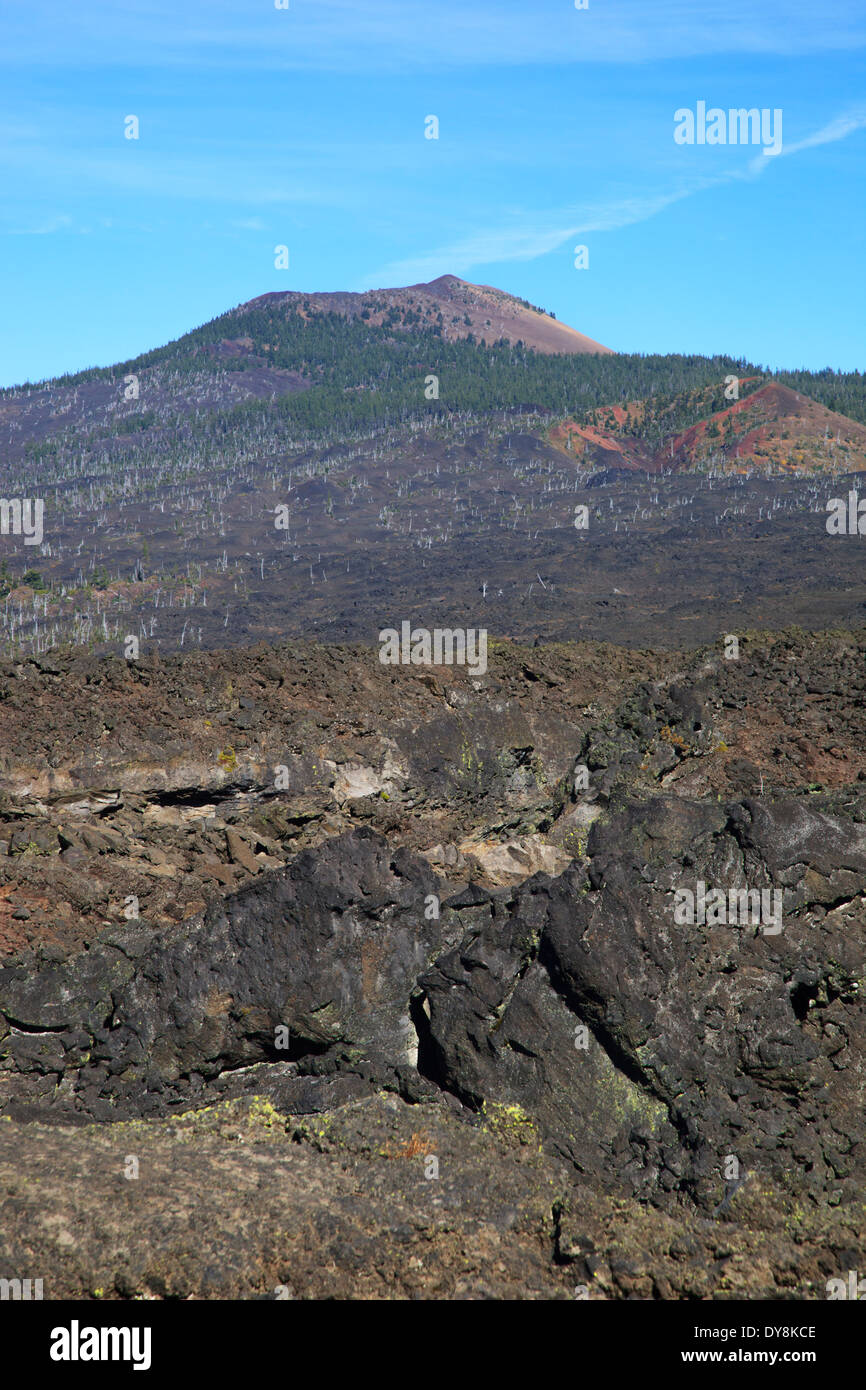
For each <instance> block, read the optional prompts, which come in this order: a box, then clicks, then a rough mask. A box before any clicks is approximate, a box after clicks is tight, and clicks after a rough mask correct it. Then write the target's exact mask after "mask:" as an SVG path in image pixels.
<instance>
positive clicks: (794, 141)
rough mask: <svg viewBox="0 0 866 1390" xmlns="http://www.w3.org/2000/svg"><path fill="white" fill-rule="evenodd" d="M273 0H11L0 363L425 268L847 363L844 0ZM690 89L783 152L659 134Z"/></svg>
mask: <svg viewBox="0 0 866 1390" xmlns="http://www.w3.org/2000/svg"><path fill="white" fill-rule="evenodd" d="M289 6H290V7H289V8H288V9H286V10H282V9H279V10H278V9H277V8H276V7H275V4H274V0H172V3H167V0H75V3H74V4H69V3H67V0H47V2H44V3H41V4H39V5H38V6H36V5H34V4H33V2H32V0H3V5H2V9H0V176H2V185H3V197H2V199H0V239H2V261H0V265H2V270H0V279H2V284H0V289H2V304H3V318H2V324H3V329H2V333H0V384H2V385H10V384H13V383H16V382H20V381H24V380H33V381H35V380H39V379H42V378H44V377H47V376H52V375H55V374H58V373H60V372H63V371H70V370H75V369H78V368H81V367H85V366H90V365H94V364H108V363H111V362H114V361H118V360H122V359H124V358H127V357H130V356H133V355H134V354H135V353H137V352H140V351H144V350H146V349H148V348H151V347H155V346H158V345H160V344H161V343H164V342H166V341H168V340H169V339H170V338H173V337H176V336H178V335H179V334H180V333H182V332H184V331H186V330H187V329H189V328H192V327H194V326H195V325H197V324H199V323H201V322H203V321H205V320H207V319H210V318H213V317H214V316H215V315H217V314H219V313H221V312H222V311H223V310H225V309H227V308H230V307H231V306H232V305H235V304H237V303H240V302H242V301H244V300H246V299H249V298H252V297H253V296H254V295H257V294H262V293H264V292H265V291H267V290H279V289H304V290H316V289H319V290H327V289H367V288H372V287H375V286H381V285H393V284H409V283H415V282H417V281H420V280H428V279H431V278H433V277H434V276H436V275H440V274H444V273H445V272H451V273H453V274H456V275H460V276H462V277H463V278H464V279H467V280H474V281H476V282H479V283H485V284H493V285H498V286H500V287H501V288H503V289H506V290H509V291H511V292H512V293H515V294H519V295H521V296H524V297H525V298H527V299H529V300H531V301H532V302H533V303H535V304H539V305H542V306H543V307H545V308H548V309H551V310H553V312H554V313H556V315H557V317H558V318H561V319H563V320H564V321H566V322H567V323H570V324H572V325H573V326H574V327H575V328H578V329H579V330H580V331H582V332H584V333H587V334H589V336H591V337H593V338H596V339H597V340H599V341H600V342H603V343H605V344H607V345H608V346H610V347H613V348H615V349H618V350H621V351H639V352H654V351H659V352H714V351H720V352H721V351H723V352H731V353H734V354H737V355H739V354H742V355H744V356H746V357H749V358H750V359H752V360H753V361H756V362H758V363H766V364H768V365H769V366H771V367H786V366H787V367H799V366H807V367H813V368H818V367H823V366H833V367H837V368H847V369H850V368H855V367H859V368H863V367H864V366H866V361H864V357H866V353H864V324H866V293H864V284H866V273H864V263H866V246H864V226H866V217H864V213H866V199H864V165H866V85H864V80H863V78H864V68H866V8H864V6H863V5H862V3H861V0H822V3H821V4H820V5H816V4H815V3H814V0H652V3H650V2H649V0H589V5H588V8H587V9H584V10H577V9H575V7H574V3H573V0H527V2H526V3H525V4H520V3H515V2H514V0H441V3H433V0H430V3H427V2H426V0H289ZM699 101H705V102H706V103H707V106H708V107H719V108H721V109H722V110H725V111H726V110H728V109H731V108H739V107H749V108H751V107H757V108H759V109H764V108H767V109H769V110H776V109H779V110H781V111H782V131H783V140H782V152H781V153H780V154H778V155H776V156H766V155H764V154H763V152H762V149H761V147H760V146H755V145H739V144H725V145H720V144H715V145H710V144H702V145H699V144H693V145H678V144H677V143H676V142H675V141H674V138H673V132H674V113H675V112H676V111H677V110H680V109H683V108H688V109H691V110H695V109H696V107H697V103H698V102H699ZM128 115H136V116H137V117H138V118H139V122H140V135H139V139H138V140H127V139H125V138H124V118H125V117H126V116H128ZM429 115H436V116H437V117H438V119H439V139H438V140H427V139H425V138H424V129H425V118H426V117H427V116H429ZM280 244H285V245H287V246H288V247H289V258H290V264H289V268H288V270H277V269H276V268H275V266H274V248H275V246H276V245H280ZM578 244H580V245H586V246H587V247H588V248H589V267H588V269H584V270H577V269H575V267H574V248H575V246H576V245H578Z"/></svg>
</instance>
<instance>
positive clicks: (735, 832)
mask: <svg viewBox="0 0 866 1390" xmlns="http://www.w3.org/2000/svg"><path fill="white" fill-rule="evenodd" d="M702 884H703V885H704V886H705V888H706V889H708V890H711V889H713V888H715V889H719V888H721V889H723V890H725V891H726V892H729V891H732V890H735V891H737V892H750V891H757V892H758V893H762V892H763V893H765V894H767V895H768V896H770V897H772V900H773V901H776V899H778V902H779V903H780V904H781V907H782V915H781V917H780V918H779V919H778V921H776V919H775V918H774V919H773V925H772V928H771V929H770V930H767V929H766V928H767V927H768V925H769V923H768V922H767V921H766V920H764V921H762V920H760V919H758V920H754V921H753V920H752V919H751V918H748V919H747V920H737V919H733V918H732V919H730V920H729V919H727V918H725V917H721V918H720V917H719V915H718V914H716V916H715V917H714V916H713V915H712V914H710V913H707V912H703V913H702V912H698V913H696V914H695V915H694V916H693V918H692V919H690V920H682V919H681V918H680V917H678V915H677V911H676V905H677V902H678V899H679V897H680V895H681V894H682V893H683V892H684V891H686V892H690V893H692V894H693V896H694V897H695V898H697V895H698V894H699V892H700V885H702ZM442 891H443V890H442V885H441V883H440V880H439V879H438V878H437V877H436V875H435V874H434V873H433V871H432V869H431V868H430V867H429V865H428V864H427V863H426V861H425V860H423V859H422V858H420V857H418V856H415V855H413V854H411V853H410V852H408V851H405V850H398V851H391V850H390V849H389V846H388V843H387V841H386V840H385V839H384V838H383V837H381V836H380V835H378V834H376V833H375V832H373V831H372V830H369V829H366V828H365V829H361V830H359V831H357V832H353V833H350V834H347V835H342V836H340V837H338V838H336V839H333V840H331V841H328V842H327V843H326V844H325V845H323V846H321V847H320V848H319V849H317V850H314V851H308V852H305V853H303V854H300V855H298V857H297V858H296V859H295V860H294V862H293V863H292V865H291V866H290V867H289V868H288V869H285V870H280V871H278V872H275V873H266V874H262V875H260V876H259V877H258V878H257V879H256V880H255V881H254V882H253V883H251V884H249V885H248V886H247V887H245V888H244V889H242V890H241V891H240V892H238V893H235V894H232V895H229V896H228V897H227V898H226V899H225V900H224V901H223V902H222V903H220V904H217V905H215V906H214V907H212V908H211V909H209V911H208V912H207V913H205V914H204V915H203V916H202V917H200V918H198V919H194V920H193V921H191V922H188V923H186V924H184V925H182V926H179V927H177V928H175V929H172V930H168V931H160V932H158V933H156V934H154V933H151V932H149V931H148V930H147V928H146V927H145V926H144V925H142V924H138V925H135V926H130V927H129V928H127V929H125V930H124V931H121V932H116V933H114V934H113V935H111V936H106V937H105V938H103V939H102V940H101V941H100V942H99V943H98V944H96V945H94V946H93V947H92V948H91V949H90V950H89V951H86V952H83V953H82V954H81V955H79V956H77V957H74V958H72V959H69V960H63V959H60V958H56V954H57V953H55V958H54V959H47V958H44V959H42V960H35V961H30V962H18V963H16V964H12V965H9V966H7V967H5V968H4V969H3V970H0V1057H2V1059H3V1060H2V1070H0V1096H2V1098H3V1099H4V1101H5V1103H6V1104H7V1106H8V1105H13V1103H14V1102H16V1101H17V1103H18V1104H19V1105H21V1104H22V1103H25V1102H29V1103H30V1104H31V1105H32V1104H38V1105H39V1106H41V1113H43V1114H50V1113H52V1111H53V1108H55V1107H57V1106H60V1107H61V1108H64V1109H66V1110H67V1111H69V1110H72V1111H77V1112H79V1113H82V1114H84V1115H91V1116H95V1117H97V1118H103V1119H107V1118H114V1117H116V1116H117V1115H118V1114H122V1113H129V1112H130V1111H131V1112H132V1113H138V1114H149V1113H154V1112H158V1111H159V1110H160V1109H164V1108H165V1107H166V1106H167V1105H181V1106H186V1107H189V1106H190V1105H193V1104H200V1103H202V1101H206V1100H207V1099H208V1097H209V1096H213V1095H220V1096H224V1095H231V1094H236V1093H237V1092H238V1089H239V1090H243V1089H244V1087H245V1086H246V1085H247V1084H249V1085H255V1086H256V1087H257V1088H260V1089H262V1088H263V1089H264V1091H265V1093H266V1094H268V1095H269V1096H270V1097H271V1098H272V1099H273V1101H274V1103H276V1104H277V1105H279V1106H280V1107H281V1108H283V1109H285V1110H292V1109H294V1110H295V1111H300V1110H305V1111H307V1112H310V1111H313V1110H316V1109H322V1108H326V1107H327V1106H328V1105H329V1104H333V1105H339V1104H341V1103H344V1101H345V1099H346V1098H347V1097H349V1096H355V1095H358V1094H361V1093H362V1092H363V1090H364V1087H367V1088H368V1090H369V1089H370V1088H381V1087H383V1086H384V1087H386V1088H389V1089H392V1090H399V1091H400V1092H401V1093H402V1094H403V1096H404V1097H405V1098H407V1099H410V1100H412V1101H419V1100H423V1099H425V1098H427V1097H429V1096H434V1095H438V1096H440V1098H441V1097H442V1096H443V1095H444V1096H451V1097H452V1098H453V1102H452V1103H453V1104H454V1105H455V1106H457V1107H458V1110H459V1109H460V1107H461V1106H462V1107H464V1110H463V1113H464V1114H465V1113H466V1111H469V1112H474V1113H475V1114H476V1116H479V1117H480V1118H481V1121H482V1122H485V1121H490V1119H491V1117H494V1119H495V1117H496V1116H499V1117H500V1119H501V1117H502V1116H503V1115H504V1116H507V1117H510V1120H509V1121H508V1123H513V1125H515V1126H516V1127H517V1129H518V1131H519V1133H520V1134H521V1135H522V1136H524V1137H527V1136H528V1137H529V1138H530V1139H531V1141H532V1142H533V1143H536V1144H540V1145H543V1146H545V1147H546V1148H548V1149H549V1150H550V1151H551V1152H554V1153H555V1154H557V1155H558V1156H559V1157H561V1158H565V1159H567V1160H568V1162H569V1163H570V1165H571V1166H572V1168H573V1169H574V1170H577V1171H578V1172H579V1173H581V1174H582V1175H584V1177H585V1179H586V1180H591V1181H592V1182H593V1183H594V1184H595V1185H597V1186H604V1187H606V1188H608V1189H610V1190H613V1191H621V1192H625V1193H627V1194H631V1195H637V1196H640V1197H642V1198H646V1199H649V1200H651V1201H653V1202H655V1203H657V1204H666V1203H676V1202H678V1201H682V1200H684V1199H685V1200H688V1201H689V1202H695V1203H697V1204H698V1207H699V1208H700V1209H702V1210H703V1211H704V1212H705V1213H708V1214H709V1213H715V1214H717V1215H723V1214H724V1212H725V1211H727V1210H729V1208H730V1205H731V1203H732V1202H736V1201H740V1202H743V1201H745V1200H746V1197H745V1196H740V1197H738V1196H737V1195H736V1194H737V1193H738V1192H740V1190H741V1189H742V1190H743V1192H744V1193H747V1192H748V1191H750V1190H751V1191H753V1192H756V1191H758V1190H759V1184H758V1185H756V1184H755V1183H752V1186H751V1188H749V1183H750V1182H752V1179H760V1181H761V1182H767V1183H770V1184H771V1185H772V1184H781V1185H783V1186H785V1185H787V1187H788V1188H791V1187H792V1186H793V1187H795V1188H797V1189H798V1190H799V1189H800V1188H802V1189H805V1190H809V1191H811V1193H812V1194H813V1196H814V1197H815V1198H816V1200H820V1201H823V1200H827V1201H830V1202H832V1203H840V1202H841V1203H846V1202H848V1201H851V1200H854V1199H855V1197H856V1195H857V1193H858V1191H859V1187H860V1184H862V1180H863V1177H864V1174H866V1129H864V1118H863V1113H862V1104H861V1099H860V1098H861V1096H862V1090H863V1084H864V1065H866V1064H864V1053H866V1019H864V1006H863V984H864V980H866V930H864V893H866V829H864V827H863V825H862V823H859V822H855V821H853V820H849V819H846V818H845V817H843V816H841V815H832V816H831V815H830V814H829V813H828V812H827V811H825V810H820V809H817V808H816V807H815V806H813V805H811V804H810V803H809V802H808V801H805V800H803V799H796V798H792V799H790V800H781V801H777V802H763V801H761V802H759V801H744V802H738V803H734V804H732V805H729V806H723V805H721V804H720V803H718V802H713V801H704V802H700V801H687V800H684V799H682V798H676V797H657V798H655V799H653V800H650V801H646V802H628V803H626V804H625V805H624V806H623V807H622V809H620V810H619V811H618V812H616V813H615V814H612V815H611V816H610V818H609V819H605V818H600V819H598V820H596V821H595V822H594V824H593V826H592V829H591V831H590V834H589V839H588V844H587V859H586V862H585V863H584V864H578V863H573V864H572V865H571V866H570V867H569V868H568V869H567V870H566V871H565V872H564V873H563V874H561V875H560V876H559V877H557V878H550V877H548V876H546V875H543V874H537V875H535V876H534V877H533V878H532V879H530V880H528V881H527V882H525V883H524V884H522V885H521V886H520V887H518V888H516V889H513V890H510V891H498V892H493V893H491V892H487V891H485V890H482V889H480V888H478V887H477V886H473V887H470V888H469V889H467V890H465V891H463V892H461V893H459V894H457V895H454V896H451V897H450V898H448V897H445V898H444V900H443V901H441V903H440V897H441V895H442ZM280 1027H283V1028H285V1029H287V1030H288V1047H287V1048H286V1049H284V1050H282V1051H281V1050H279V1049H278V1048H277V1047H276V1045H275V1038H276V1030H277V1029H278V1028H280ZM265 1076H266V1077H267V1080H265ZM245 1078H246V1080H245ZM233 1088H235V1089H233ZM359 1088H360V1089H359ZM732 1171H735V1172H736V1174H737V1177H736V1179H735V1180H732V1179H731V1176H730V1174H731V1172H732ZM732 1181H733V1185H732Z"/></svg>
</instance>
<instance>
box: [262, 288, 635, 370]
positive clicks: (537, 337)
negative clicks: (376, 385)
mask: <svg viewBox="0 0 866 1390" xmlns="http://www.w3.org/2000/svg"><path fill="white" fill-rule="evenodd" d="M264 304H269V305H270V304H281V305H283V306H284V307H285V308H286V309H294V310H295V311H296V312H297V313H301V314H307V313H308V312H310V311H311V310H317V311H319V312H328V311H330V312H331V313H336V314H343V315H345V316H346V318H355V317H358V316H364V317H365V318H366V320H367V321H368V322H369V323H372V324H382V323H386V322H390V323H392V324H393V325H394V327H399V326H403V325H404V324H406V325H407V326H408V324H412V323H414V324H416V325H417V324H418V323H419V321H420V322H421V323H422V324H423V323H426V324H428V325H429V326H431V327H432V325H433V324H435V323H437V322H438V320H439V318H440V316H441V319H442V328H443V331H444V333H445V336H446V338H452V339H453V338H466V337H468V335H469V334H470V333H472V334H473V335H474V336H475V338H476V339H478V340H479V341H482V342H485V343H494V342H496V341H497V340H498V339H500V338H506V339H507V340H508V341H509V342H511V343H516V342H518V341H520V340H521V339H522V341H523V342H524V343H525V344H526V346H527V347H531V348H534V349H535V350H536V352H548V353H565V352H612V351H613V349H612V348H608V347H604V346H603V345H602V344H601V343H597V342H595V341H594V339H592V338H587V337H586V336H585V335H584V334H583V333H578V332H577V331H576V329H574V328H569V327H568V324H565V323H560V322H559V320H558V319H555V318H552V317H551V315H550V314H547V313H544V312H543V311H542V310H540V309H536V308H533V306H532V305H530V304H528V303H527V302H526V301H525V300H522V299H517V298H515V297H514V295H511V294H506V293H505V291H504V290H497V289H494V288H493V287H492V286H491V285H472V284H470V283H469V282H468V281H467V280H460V279H458V277H457V276H456V275H440V276H439V278H438V280H431V281H430V282H429V284H422V285H408V286H407V287H406V288H405V289H390V290H367V291H366V292H365V293H364V294H351V293H348V292H342V291H338V292H335V293H321V294H319V293H315V294H305V293H303V292H302V291H299V290H292V291H289V292H287V293H282V292H274V293H271V294H262V295H259V296H258V297H257V298H256V299H252V300H250V302H249V304H243V305H241V306H240V310H239V312H241V311H243V310H244V309H247V308H250V307H252V306H259V305H264ZM408 315H411V316H412V317H411V318H408V319H407V316H408Z"/></svg>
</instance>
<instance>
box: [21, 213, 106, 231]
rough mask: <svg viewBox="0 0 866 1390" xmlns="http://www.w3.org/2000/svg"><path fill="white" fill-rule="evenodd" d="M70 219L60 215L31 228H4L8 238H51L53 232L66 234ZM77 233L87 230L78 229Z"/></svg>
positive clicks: (70, 225)
mask: <svg viewBox="0 0 866 1390" xmlns="http://www.w3.org/2000/svg"><path fill="white" fill-rule="evenodd" d="M72 225H73V223H72V218H71V217H67V216H66V215H65V213H64V214H61V215H59V216H57V217H49V218H47V219H46V220H45V221H43V222H38V223H37V224H36V226H32V227H7V228H5V231H6V234H7V235H8V236H51V235H52V234H53V233H54V232H68V231H69V230H70V228H71V227H72ZM77 230H78V231H85V230H89V229H86V228H83V227H79V228H78V229H77Z"/></svg>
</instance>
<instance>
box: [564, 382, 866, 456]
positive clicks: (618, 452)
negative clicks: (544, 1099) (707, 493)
mask: <svg viewBox="0 0 866 1390" xmlns="http://www.w3.org/2000/svg"><path fill="white" fill-rule="evenodd" d="M757 379H759V378H755V377H751V378H749V377H744V378H743V379H742V382H741V384H745V383H746V382H749V381H754V380H757ZM650 406H651V403H650V402H649V401H631V402H629V403H628V404H627V405H625V406H603V407H602V408H601V409H599V410H597V411H595V412H594V413H593V415H592V416H591V417H590V419H589V421H588V422H584V423H583V424H581V423H579V422H578V421H577V420H572V419H570V418H569V419H565V420H560V421H559V422H558V423H557V424H556V425H554V426H553V427H552V428H551V429H550V430H549V431H548V435H547V438H548V441H549V442H550V443H551V444H552V445H553V446H554V448H556V449H560V450H562V452H564V453H567V454H569V455H570V456H571V457H573V458H576V459H581V460H582V461H583V462H584V463H585V464H589V465H592V466H593V467H597V468H616V469H626V470H629V471H635V470H640V471H643V472H648V473H659V472H663V471H664V472H670V471H681V472H688V471H689V470H691V469H694V468H702V467H704V466H705V465H707V464H710V465H712V466H713V468H715V469H724V470H725V471H727V472H730V473H749V472H752V471H754V470H755V469H756V468H757V469H759V470H760V471H763V472H765V473H773V474H801V473H802V474H812V473H831V474H832V473H843V472H851V473H855V472H862V471H864V470H866V425H862V424H860V422H859V421H857V420H849V419H848V417H847V416H845V415H838V414H836V412H835V411H832V410H828V409H827V408H826V406H823V405H821V404H820V403H819V402H818V401H813V400H812V399H811V397H809V396H804V395H802V394H801V393H800V392H798V391H793V390H791V388H790V387H789V386H783V385H782V384H781V383H780V382H777V381H769V382H767V384H766V385H765V386H761V387H759V388H758V390H755V391H752V392H751V394H749V395H745V396H743V398H742V399H741V400H737V401H734V402H732V404H731V405H729V406H727V407H726V408H725V409H724V410H716V411H715V412H714V413H711V411H710V409H709V401H708V408H707V414H706V416H705V417H704V418H703V419H701V420H698V421H697V422H696V423H695V424H694V425H690V426H689V428H688V429H685V430H681V431H678V432H671V433H670V434H668V435H666V437H665V438H664V440H663V443H662V444H661V446H660V447H658V448H655V449H652V448H651V447H650V446H649V445H648V444H647V443H646V440H645V439H644V438H642V437H641V436H640V435H639V434H638V433H632V431H637V430H638V429H639V427H640V426H641V425H643V424H645V422H646V418H647V413H648V410H649V409H650Z"/></svg>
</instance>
